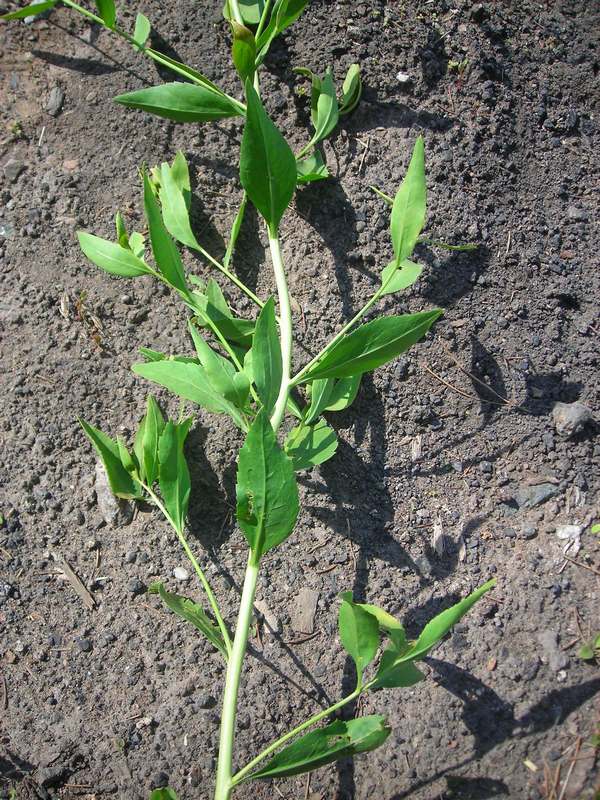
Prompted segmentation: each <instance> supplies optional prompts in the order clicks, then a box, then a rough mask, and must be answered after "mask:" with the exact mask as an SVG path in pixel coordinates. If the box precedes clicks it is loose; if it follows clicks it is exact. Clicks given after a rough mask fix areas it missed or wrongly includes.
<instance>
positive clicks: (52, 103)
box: [46, 86, 65, 117]
mask: <svg viewBox="0 0 600 800" xmlns="http://www.w3.org/2000/svg"><path fill="white" fill-rule="evenodd" d="M64 102H65V93H64V92H63V90H62V89H61V88H60V86H55V87H54V88H53V89H52V90H51V92H50V95H49V96H48V101H47V102H46V111H47V112H48V114H50V116H51V117H58V115H59V114H60V112H61V111H62V107H63V103H64Z"/></svg>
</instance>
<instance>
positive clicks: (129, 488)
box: [79, 419, 141, 499]
mask: <svg viewBox="0 0 600 800" xmlns="http://www.w3.org/2000/svg"><path fill="white" fill-rule="evenodd" d="M79 424H80V425H81V427H82V428H83V430H84V433H85V435H86V436H87V437H88V439H89V440H90V442H91V443H92V444H93V445H94V449H95V450H96V452H97V453H98V455H99V456H100V459H101V461H102V464H103V466H104V470H105V472H106V477H107V478H108V485H109V486H110V490H111V492H112V493H113V494H114V495H116V496H117V497H122V498H125V499H132V498H138V497H141V491H140V485H139V484H138V483H137V482H136V481H134V479H133V478H132V477H131V475H130V474H129V472H127V470H126V469H125V467H124V466H123V464H122V462H121V454H120V452H119V445H118V443H117V442H115V441H114V440H113V439H111V438H110V436H107V435H106V434H105V433H102V431H101V430H99V429H98V428H94V426H93V425H90V424H89V423H87V422H85V421H84V420H82V419H80V420H79Z"/></svg>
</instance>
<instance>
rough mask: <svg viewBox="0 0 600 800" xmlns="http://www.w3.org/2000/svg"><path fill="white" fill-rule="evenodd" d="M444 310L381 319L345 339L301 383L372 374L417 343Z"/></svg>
mask: <svg viewBox="0 0 600 800" xmlns="http://www.w3.org/2000/svg"><path fill="white" fill-rule="evenodd" d="M442 313H443V312H442V309H440V308H436V309H434V310H433V311H421V312H419V313H417V314H404V315H403V316H401V317H395V316H390V317H381V318H380V319H376V320H373V322H367V323H366V325H361V326H360V327H359V328H357V329H356V330H355V331H353V332H352V333H350V334H349V335H348V336H344V338H343V339H341V340H340V341H339V342H338V343H337V344H336V345H334V346H333V347H332V348H331V350H329V352H328V353H326V354H325V356H324V357H323V358H322V359H321V361H319V362H318V363H317V364H315V366H314V367H311V369H309V370H308V372H307V373H306V374H305V375H304V376H303V378H302V381H303V382H304V383H306V382H307V381H311V380H314V379H315V378H347V377H350V376H356V375H362V374H363V373H364V372H370V371H371V370H373V369H375V368H376V367H380V366H381V365H382V364H385V363H387V362H388V361H391V360H392V359H393V358H396V356H399V355H400V353H404V352H405V351H406V350H408V348H409V347H410V346H411V345H413V344H415V342H418V341H419V339H421V338H422V337H423V336H424V335H425V334H426V333H427V331H428V330H429V328H430V327H431V326H432V325H433V323H434V322H435V321H436V319H438V317H440V316H441V314H442Z"/></svg>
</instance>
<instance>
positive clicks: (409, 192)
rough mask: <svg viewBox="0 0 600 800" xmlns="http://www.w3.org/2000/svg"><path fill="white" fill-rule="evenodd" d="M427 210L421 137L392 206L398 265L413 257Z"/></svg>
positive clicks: (392, 229) (416, 143)
mask: <svg viewBox="0 0 600 800" xmlns="http://www.w3.org/2000/svg"><path fill="white" fill-rule="evenodd" d="M426 210H427V184H426V182H425V146H424V144H423V138H422V137H421V136H419V138H418V139H417V141H416V142H415V146H414V149H413V154H412V157H411V159H410V164H409V165H408V170H407V172H406V175H405V177H404V180H403V181H402V183H401V185H400V188H399V189H398V192H397V194H396V197H395V198H394V204H393V206H392V220H391V233H392V244H393V245H394V254H395V256H396V264H397V265H398V266H399V265H400V264H401V263H402V262H403V261H404V260H405V259H407V258H409V257H410V255H411V254H412V251H413V250H414V248H415V244H416V243H417V239H418V238H419V234H420V233H421V231H422V230H423V225H425V214H426Z"/></svg>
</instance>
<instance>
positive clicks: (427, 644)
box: [400, 579, 496, 661]
mask: <svg viewBox="0 0 600 800" xmlns="http://www.w3.org/2000/svg"><path fill="white" fill-rule="evenodd" d="M495 585H496V580H495V579H492V580H491V581H488V582H487V583H484V584H483V586H480V587H479V589H476V590H475V591H474V592H472V593H471V594H470V595H469V596H468V597H465V598H464V599H463V600H461V601H460V602H459V603H456V605H454V606H452V607H451V608H447V609H446V610H445V611H442V613H441V614H438V615H437V617H434V618H433V619H432V620H431V622H428V623H427V625H426V626H425V627H424V628H423V630H422V632H421V635H420V636H419V638H418V639H417V641H416V642H415V643H414V645H413V646H412V647H411V648H410V649H409V650H408V651H407V652H406V653H405V654H404V655H403V656H401V658H400V660H401V661H415V660H416V659H420V658H424V657H425V656H426V655H427V653H429V651H430V650H431V648H432V647H434V646H435V645H436V644H437V643H438V642H440V641H441V640H442V639H443V638H444V636H445V635H446V634H447V633H448V631H449V630H450V628H452V627H453V626H454V625H456V623H457V622H459V621H460V620H461V619H462V617H464V615H465V614H466V613H467V611H469V610H470V609H471V608H472V607H473V606H474V605H475V603H476V602H477V601H478V600H479V599H480V598H481V597H483V595H484V594H485V593H486V592H489V591H490V589H493V588H494V586H495Z"/></svg>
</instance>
